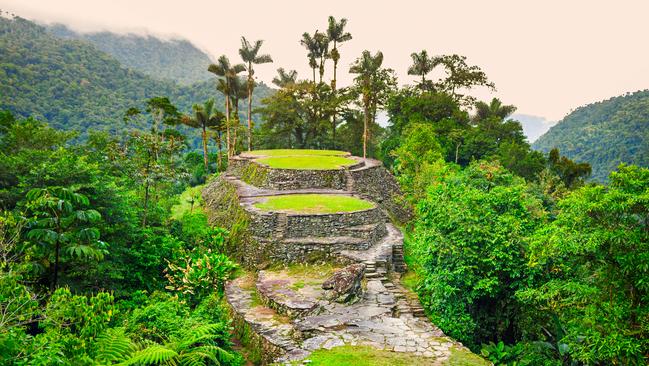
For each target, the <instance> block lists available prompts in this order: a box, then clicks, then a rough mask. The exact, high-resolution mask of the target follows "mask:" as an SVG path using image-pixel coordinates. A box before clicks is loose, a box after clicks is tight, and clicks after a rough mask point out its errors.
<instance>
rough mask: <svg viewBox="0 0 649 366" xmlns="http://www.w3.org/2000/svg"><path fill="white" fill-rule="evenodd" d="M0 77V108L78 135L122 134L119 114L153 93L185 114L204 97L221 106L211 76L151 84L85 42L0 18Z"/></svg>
mask: <svg viewBox="0 0 649 366" xmlns="http://www.w3.org/2000/svg"><path fill="white" fill-rule="evenodd" d="M207 66H208V65H207V64H205V65H203V68H204V69H207ZM0 79H1V80H2V83H1V84H0V95H2V98H1V99H0V109H6V110H9V111H11V112H12V113H14V114H15V115H17V116H20V117H28V116H31V117H34V118H37V119H41V120H46V121H48V122H49V124H50V125H51V126H52V127H55V128H58V129H63V130H77V131H80V132H81V135H82V136H85V135H87V133H88V132H89V131H93V130H102V131H108V132H111V133H113V134H114V133H118V132H120V131H122V130H123V129H124V128H125V125H124V123H123V122H122V117H123V116H124V112H125V111H126V110H127V109H128V108H129V107H133V106H135V107H138V108H143V105H144V102H145V100H146V99H148V98H152V97H154V96H158V95H164V96H169V99H170V100H171V102H172V103H174V104H175V105H176V106H177V107H178V108H179V110H180V111H182V112H185V113H188V112H189V111H190V110H191V106H192V104H193V103H196V102H198V101H204V100H206V99H208V98H214V99H215V105H216V106H217V108H220V109H222V110H223V109H224V103H225V102H224V98H223V96H222V95H221V93H218V92H217V90H216V83H215V78H212V79H211V80H206V81H203V82H200V83H197V84H194V85H191V86H179V85H177V84H176V83H174V82H171V81H163V80H157V79H154V78H152V77H150V76H147V75H144V74H143V73H141V72H138V71H134V70H132V69H129V68H127V67H124V66H123V65H122V64H120V62H119V61H118V60H116V59H115V58H113V57H111V56H110V55H108V54H106V53H104V52H102V51H100V50H98V49H97V48H96V47H94V46H92V45H91V44H89V43H87V42H85V41H78V40H69V39H67V40H66V39H61V38H57V37H55V36H53V35H52V34H50V33H49V32H47V30H46V29H45V28H44V27H42V26H39V25H36V24H35V23H33V22H30V21H28V20H25V19H22V18H15V19H13V20H9V19H5V18H0ZM269 94H272V90H271V89H269V88H268V87H266V86H265V85H259V86H258V87H257V88H255V97H256V98H255V100H254V101H255V104H256V103H257V102H258V101H260V100H261V99H262V98H264V97H265V96H266V95H269ZM241 105H242V108H241V112H240V114H241V120H244V111H243V102H242V103H241ZM253 107H254V105H253ZM191 145H193V146H197V145H198V144H196V143H191Z"/></svg>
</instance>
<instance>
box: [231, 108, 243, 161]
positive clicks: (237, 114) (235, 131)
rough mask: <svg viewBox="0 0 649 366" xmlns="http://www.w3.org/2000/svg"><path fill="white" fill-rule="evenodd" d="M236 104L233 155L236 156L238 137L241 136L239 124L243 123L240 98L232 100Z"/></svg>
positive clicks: (233, 127)
mask: <svg viewBox="0 0 649 366" xmlns="http://www.w3.org/2000/svg"><path fill="white" fill-rule="evenodd" d="M232 104H233V105H234V120H233V121H232V123H234V126H232V155H233V156H234V155H235V154H236V152H237V139H238V137H239V126H240V125H241V123H240V121H239V99H238V98H237V99H235V100H233V101H232Z"/></svg>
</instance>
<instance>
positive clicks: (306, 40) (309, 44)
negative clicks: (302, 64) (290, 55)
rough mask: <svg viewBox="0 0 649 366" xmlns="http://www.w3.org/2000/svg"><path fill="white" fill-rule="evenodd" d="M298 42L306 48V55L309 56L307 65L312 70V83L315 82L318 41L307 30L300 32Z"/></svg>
mask: <svg viewBox="0 0 649 366" xmlns="http://www.w3.org/2000/svg"><path fill="white" fill-rule="evenodd" d="M300 44H301V45H302V46H304V48H306V50H307V57H308V58H309V67H310V68H311V70H313V84H315V69H316V68H317V67H318V62H317V61H316V58H317V57H318V43H317V42H316V40H315V38H314V37H312V36H311V35H310V34H309V32H304V33H302V40H301V41H300Z"/></svg>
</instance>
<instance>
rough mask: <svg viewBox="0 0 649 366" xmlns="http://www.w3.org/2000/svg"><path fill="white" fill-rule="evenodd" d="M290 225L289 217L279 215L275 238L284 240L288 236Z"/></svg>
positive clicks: (283, 214)
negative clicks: (287, 231)
mask: <svg viewBox="0 0 649 366" xmlns="http://www.w3.org/2000/svg"><path fill="white" fill-rule="evenodd" d="M287 225H288V217H287V216H286V214H285V213H282V214H279V215H277V226H275V233H274V237H275V238H277V239H283V238H284V236H285V235H286V226H287Z"/></svg>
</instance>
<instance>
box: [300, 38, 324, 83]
mask: <svg viewBox="0 0 649 366" xmlns="http://www.w3.org/2000/svg"><path fill="white" fill-rule="evenodd" d="M300 44H301V45H302V46H304V48H306V50H307V56H308V58H309V66H310V67H311V69H313V83H314V84H315V82H316V78H315V69H318V73H319V75H320V82H321V83H322V77H323V76H324V70H325V60H326V59H327V58H329V37H327V35H326V34H325V33H322V32H319V31H317V30H316V31H315V33H313V35H310V34H309V33H308V32H304V33H303V34H302V40H301V41H300Z"/></svg>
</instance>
